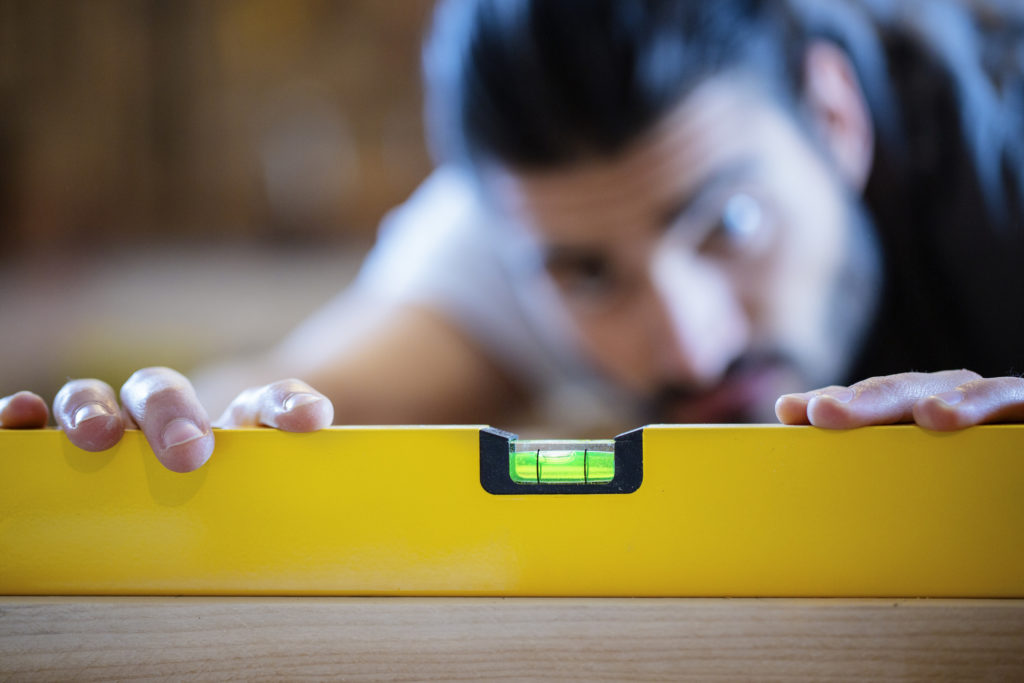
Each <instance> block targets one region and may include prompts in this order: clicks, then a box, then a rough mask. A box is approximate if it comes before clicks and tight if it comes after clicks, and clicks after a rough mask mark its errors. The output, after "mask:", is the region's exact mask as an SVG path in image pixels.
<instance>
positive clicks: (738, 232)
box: [701, 193, 764, 255]
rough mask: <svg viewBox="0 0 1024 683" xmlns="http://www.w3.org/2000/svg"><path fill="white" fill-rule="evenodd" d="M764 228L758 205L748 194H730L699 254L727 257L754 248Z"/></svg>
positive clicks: (762, 214)
mask: <svg viewBox="0 0 1024 683" xmlns="http://www.w3.org/2000/svg"><path fill="white" fill-rule="evenodd" d="M763 225H764V213H763V211H762V210H761V204H760V203H759V202H758V201H757V200H756V199H754V198H753V197H751V196H750V195H749V194H743V193H740V194H734V195H732V196H730V197H729V198H728V199H727V200H726V202H725V204H724V205H723V207H722V211H721V214H720V215H719V217H718V220H717V221H716V223H715V225H714V227H713V228H712V229H711V230H710V231H709V232H708V234H707V237H706V238H705V239H704V242H703V244H702V245H701V251H702V252H705V253H715V254H723V255H729V254H733V253H736V252H737V251H742V250H743V249H744V248H745V247H747V246H749V245H752V244H754V243H755V242H756V241H757V238H758V236H759V235H760V233H761V228H762V227H763Z"/></svg>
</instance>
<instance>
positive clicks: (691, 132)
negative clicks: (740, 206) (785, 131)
mask: <svg viewBox="0 0 1024 683" xmlns="http://www.w3.org/2000/svg"><path fill="white" fill-rule="evenodd" d="M754 90H755V89H754V88H751V87H746V86H745V85H744V83H743V82H742V81H739V80H737V79H732V78H730V79H725V78H716V79H711V80H709V81H707V82H706V83H704V84H703V85H701V86H699V87H698V88H697V89H695V90H694V91H693V93H692V94H691V95H690V96H689V97H687V98H686V99H684V100H683V101H682V102H680V103H679V104H677V105H676V106H674V107H673V108H672V109H671V110H670V111H669V112H668V114H667V115H666V116H664V117H662V119H660V120H659V121H658V122H657V123H656V124H655V125H654V126H652V127H651V129H649V130H648V131H647V132H646V133H644V134H643V135H641V136H639V137H638V138H637V140H636V141H635V142H634V143H633V144H631V145H629V146H628V147H627V148H626V149H624V150H623V151H622V152H621V153H619V154H617V155H614V156H611V157H601V158H592V159H587V160H585V161H580V162H577V163H574V164H572V165H570V166H567V167H564V168H559V169H549V170H543V171H528V172H517V171H515V170H514V169H508V168H504V167H493V168H492V169H490V170H489V171H488V173H487V183H488V187H489V190H490V192H491V194H492V195H493V197H494V200H495V201H496V202H497V203H498V205H499V206H500V208H502V209H503V210H504V211H506V212H508V213H510V214H511V215H515V216H529V217H534V218H542V219H545V220H546V222H547V223H549V224H550V222H551V221H556V222H561V221H566V222H570V223H571V222H574V219H575V218H577V217H578V218H579V219H580V220H587V217H588V216H589V217H593V216H595V215H599V216H601V217H602V219H603V220H607V221H609V222H614V221H625V220H634V221H635V220H639V219H642V218H643V217H642V216H640V215H637V214H638V213H644V212H651V211H656V210H657V208H656V207H655V206H653V205H656V204H660V203H673V202H675V201H677V200H678V198H679V195H680V194H682V193H686V192H687V191H692V190H694V189H696V188H697V187H698V186H700V185H701V184H702V183H704V182H705V181H706V179H707V178H708V177H710V176H712V175H714V174H715V173H717V172H719V171H720V170H721V169H722V168H723V167H725V166H729V165H735V164H736V160H737V159H738V158H741V157H744V156H748V155H749V153H750V149H751V145H752V144H753V143H754V142H755V141H756V139H757V131H756V130H755V128H756V123H755V119H756V117H755V116H754V115H753V111H754V109H753V108H754V107H757V106H762V107H763V106H764V101H765V98H764V97H763V96H761V95H759V94H755V92H752V91H754ZM648 204H650V205H651V206H648ZM646 218H649V219H651V220H653V219H654V218H655V217H654V216H653V215H650V216H646ZM546 227H547V226H546Z"/></svg>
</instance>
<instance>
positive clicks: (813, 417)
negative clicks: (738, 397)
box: [775, 370, 1024, 431]
mask: <svg viewBox="0 0 1024 683" xmlns="http://www.w3.org/2000/svg"><path fill="white" fill-rule="evenodd" d="M775 414H776V415H777V416H778V418H779V421H780V422H783V423H784V424H791V425H802V424H812V425H815V426H817V427H825V428H826V429H850V428H852V427H863V426H865V425H879V424H893V423H897V422H916V423H917V424H919V425H920V426H922V427H925V428H927V429H935V430H942V431H948V430H953V429H963V428H965V427H970V426H972V425H976V424H982V423H985V422H1013V421H1024V379H1021V378H1019V377H991V378H983V377H981V376H980V375H978V373H976V372H971V371H970V370H945V371H943V372H931V373H926V372H905V373H900V374H898V375H888V376H886V377H872V378H870V379H866V380H864V381H863V382H857V383H856V384H852V385H850V386H849V387H840V386H831V387H825V388H823V389H817V390H815V391H808V392H806V393H802V394H786V395H785V396H781V397H780V398H779V400H778V401H777V402H776V403H775Z"/></svg>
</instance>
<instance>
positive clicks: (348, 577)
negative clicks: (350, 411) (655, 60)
mask: <svg viewBox="0 0 1024 683" xmlns="http://www.w3.org/2000/svg"><path fill="white" fill-rule="evenodd" d="M216 441H217V446H216V453H215V454H214V457H213V459H212V460H211V461H210V462H209V463H208V464H207V465H206V466H204V467H203V468H202V469H200V470H199V471H198V472H195V473H191V474H187V475H182V474H174V473H171V472H168V471H166V470H164V469H162V468H161V467H160V465H159V464H158V463H157V461H156V459H155V458H154V457H153V455H152V453H150V451H149V449H148V447H147V446H146V444H145V441H144V440H143V438H142V436H141V434H139V433H138V432H129V433H127V434H126V435H125V438H124V440H123V441H122V443H121V444H120V445H119V446H118V447H117V448H115V449H113V450H112V451H109V452H107V453H100V454H96V453H86V452H83V451H80V450H78V449H76V448H74V447H73V446H71V445H70V443H69V442H68V441H67V439H66V438H65V437H64V435H63V434H61V433H60V432H57V431H53V430H47V431H35V432H28V431H4V432H0V593H5V594H90V593H115V594H348V595H359V594H416V595H424V594H426V595H429V594H447V595H459V594H462V595H580V596H589V595H608V596H621V595H663V596H675V595H689V596H936V597H938V596H956V597H968V596H978V597H980V596H1016V597H1022V596H1024V426H991V427H981V428H974V429H970V430H966V431H965V432H962V433H956V434H937V433H931V432H926V431H923V430H920V429H918V428H916V427H909V426H900V427H874V428H868V429H861V430H855V431H851V432H828V431H822V430H817V429H813V428H801V427H782V426H741V427H735V426H734V427H702V426H693V427H668V426H654V427H648V428H647V429H646V430H645V431H644V479H643V483H642V485H641V486H640V488H639V490H637V491H636V492H635V493H631V494H626V495H533V496H518V495H512V496H495V495H491V494H489V493H487V492H485V491H484V490H483V489H482V488H481V486H480V483H479V455H478V453H479V451H478V447H479V446H478V444H479V442H478V428H476V427H452V428H334V429H330V430H327V431H324V432H321V433H317V434H305V435H299V434H285V433H280V432H274V431H270V430H232V431H218V432H217V434H216Z"/></svg>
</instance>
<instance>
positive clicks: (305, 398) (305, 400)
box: [283, 393, 323, 412]
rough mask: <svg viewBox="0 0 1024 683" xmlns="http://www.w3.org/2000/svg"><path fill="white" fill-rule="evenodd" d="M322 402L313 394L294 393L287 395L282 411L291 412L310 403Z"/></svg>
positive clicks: (320, 398)
mask: <svg viewBox="0 0 1024 683" xmlns="http://www.w3.org/2000/svg"><path fill="white" fill-rule="evenodd" d="M320 400H323V399H322V397H320V396H316V395H315V394H307V393H294V394H289V396H288V398H286V399H285V400H284V403H283V405H284V409H285V410H286V411H289V412H290V411H292V410H295V409H296V408H298V407H300V406H305V405H309V404H310V403H316V402H317V401H320Z"/></svg>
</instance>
